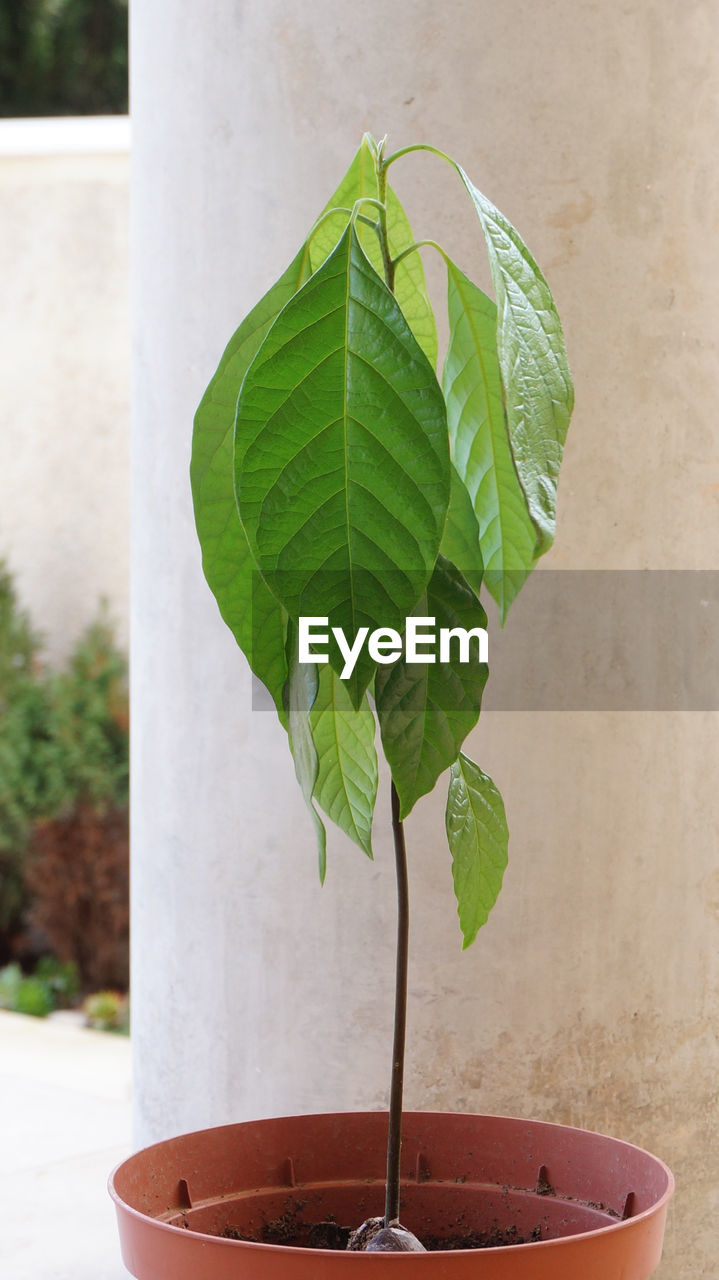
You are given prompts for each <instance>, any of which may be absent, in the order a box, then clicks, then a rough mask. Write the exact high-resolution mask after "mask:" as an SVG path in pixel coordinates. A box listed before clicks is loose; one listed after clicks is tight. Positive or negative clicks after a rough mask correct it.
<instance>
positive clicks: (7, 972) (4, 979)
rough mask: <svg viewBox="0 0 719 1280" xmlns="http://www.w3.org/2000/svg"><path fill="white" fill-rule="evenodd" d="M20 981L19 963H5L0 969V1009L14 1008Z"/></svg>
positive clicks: (20, 970)
mask: <svg viewBox="0 0 719 1280" xmlns="http://www.w3.org/2000/svg"><path fill="white" fill-rule="evenodd" d="M21 983H22V969H21V968H20V965H19V964H15V963H13V964H6V965H5V968H4V969H0V1009H14V1008H15V1001H16V1000H17V993H18V991H19V990H20V984H21Z"/></svg>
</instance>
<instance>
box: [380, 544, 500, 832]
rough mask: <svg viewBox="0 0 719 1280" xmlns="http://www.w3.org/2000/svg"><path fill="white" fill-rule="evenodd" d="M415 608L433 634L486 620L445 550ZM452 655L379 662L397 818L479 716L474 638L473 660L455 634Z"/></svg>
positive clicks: (482, 669)
mask: <svg viewBox="0 0 719 1280" xmlns="http://www.w3.org/2000/svg"><path fill="white" fill-rule="evenodd" d="M414 613H415V615H416V616H418V617H427V618H434V620H435V628H436V633H437V635H439V631H440V629H441V628H443V627H446V628H454V627H462V628H464V629H465V630H467V631H470V630H472V629H473V628H474V627H483V628H486V625H487V617H486V614H485V612H484V609H483V608H482V606H481V604H480V603H479V600H478V599H477V597H476V596H475V594H474V592H473V591H472V590H471V588H470V587H469V585H468V584H467V582H466V581H465V580H464V578H463V577H462V575H461V574H460V573H459V571H458V570H457V569H456V568H455V567H454V565H452V564H450V563H449V561H447V560H444V559H443V557H442V556H440V557H439V559H438V561H437V565H436V567H435V570H434V573H433V574H432V577H431V580H430V582H429V585H428V587H427V591H426V592H425V594H424V595H423V596H422V598H421V600H420V601H419V603H418V605H417V606H416V608H415V610H414ZM429 629H430V628H428V630H429ZM450 654H451V660H450V661H449V662H446V661H445V662H440V661H439V658H440V654H439V652H438V650H435V661H434V662H433V663H426V664H425V663H412V662H407V661H406V660H405V658H404V656H403V657H401V658H398V659H397V660H396V661H395V662H394V663H393V664H392V665H391V666H390V665H387V666H379V667H378V669H377V675H376V677H375V701H376V704H377V715H378V717H379V723H380V729H381V732H382V746H383V748H384V754H385V756H386V758H387V763H388V764H389V766H390V769H391V770H392V778H393V781H394V784H395V787H396V788H397V793H398V795H399V800H400V817H402V818H406V816H407V814H408V813H409V812H410V810H411V808H412V806H413V805H414V803H415V801H416V800H418V799H419V797H420V796H423V795H425V794H426V793H427V792H428V791H431V790H432V788H433V786H434V784H435V782H436V781H437V778H438V777H439V775H440V774H441V773H443V772H444V770H445V769H447V768H449V766H450V765H451V764H452V762H453V761H454V760H456V759H457V753H458V751H459V748H460V747H461V745H462V743H463V742H464V739H465V738H466V736H467V734H468V733H469V731H470V729H472V728H473V726H474V725H475V724H476V723H477V718H478V716H479V709H480V704H481V701H482V690H483V689H484V686H485V683H486V680H487V665H486V663H479V662H477V642H476V640H472V641H471V642H470V656H471V658H472V661H470V662H460V661H459V649H458V644H457V641H456V640H455V641H452V644H451V648H450Z"/></svg>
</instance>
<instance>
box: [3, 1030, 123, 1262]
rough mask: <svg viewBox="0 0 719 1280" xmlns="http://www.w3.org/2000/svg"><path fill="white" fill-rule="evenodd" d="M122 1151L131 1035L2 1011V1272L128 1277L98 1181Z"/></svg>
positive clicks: (102, 1180)
mask: <svg viewBox="0 0 719 1280" xmlns="http://www.w3.org/2000/svg"><path fill="white" fill-rule="evenodd" d="M129 1150H130V1042H129V1040H127V1039H126V1038H124V1037H121V1036H113V1035H106V1034H103V1033H102V1032H99V1031H88V1030H86V1029H85V1028H84V1027H83V1026H82V1025H81V1023H80V1020H79V1019H78V1017H77V1015H74V1014H62V1013H60V1014H54V1015H53V1016H52V1017H51V1018H48V1019H45V1020H41V1019H37V1018H28V1017H23V1016H21V1015H20V1014H15V1013H6V1012H4V1011H0V1205H1V1206H2V1224H3V1225H2V1232H0V1275H2V1276H3V1277H5V1276H6V1277H7V1280H128V1273H127V1271H125V1269H124V1267H123V1265H122V1262H121V1260H120V1251H119V1246H118V1243H117V1233H116V1231H115V1218H114V1211H113V1208H112V1205H111V1202H110V1199H109V1197H108V1195H107V1190H106V1185H105V1184H106V1182H107V1176H108V1173H109V1172H110V1170H111V1169H112V1167H113V1165H115V1164H117V1162H118V1161H119V1160H121V1159H122V1158H123V1156H125V1155H126V1154H127V1153H128V1152H129Z"/></svg>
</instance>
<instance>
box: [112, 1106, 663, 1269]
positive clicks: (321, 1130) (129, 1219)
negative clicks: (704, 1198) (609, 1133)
mask: <svg viewBox="0 0 719 1280" xmlns="http://www.w3.org/2000/svg"><path fill="white" fill-rule="evenodd" d="M386 1135H387V1116H386V1115H385V1114H383V1113H381V1112H368V1113H361V1114H338V1115H322V1116H295V1117H292V1118H288V1119H281V1120H259V1121H254V1122H252V1123H249V1124H234V1125H226V1126H224V1127H222V1128H219V1129H205V1130H203V1131H201V1132H200V1133H190V1134H186V1135H184V1136H182V1137H179V1138H172V1139H170V1140H169V1141H168V1142H160V1143H158V1144H157V1145H156V1146H153V1147H148V1148H146V1150H144V1151H140V1152H138V1154H137V1155H134V1156H131V1157H130V1159H129V1160H126V1161H124V1163H123V1164H121V1165H119V1166H118V1168H117V1169H116V1170H115V1172H114V1173H113V1175H112V1177H111V1179H110V1191H111V1194H112V1196H113V1198H114V1200H115V1206H116V1209H117V1217H118V1222H119V1227H120V1238H121V1243H122V1256H123V1260H124V1262H125V1265H126V1267H127V1268H128V1270H129V1271H130V1272H132V1274H133V1275H134V1276H136V1277H138V1280H347V1278H349V1280H387V1277H389V1276H390V1273H391V1280H398V1275H399V1274H400V1273H401V1275H402V1276H409V1275H410V1274H411V1275H412V1277H415V1276H416V1277H418V1280H646V1277H648V1276H650V1275H651V1274H652V1272H653V1271H654V1269H655V1267H656V1266H657V1264H658V1262H659V1258H660V1256H661V1248H662V1238H663V1234H664V1223H665V1218H666V1211H667V1202H668V1200H669V1198H670V1196H671V1194H672V1191H673V1186H674V1184H673V1179H672V1175H671V1173H670V1172H669V1170H668V1169H667V1167H666V1166H665V1165H664V1164H662V1162H661V1161H660V1160H657V1159H656V1158H655V1157H654V1156H651V1155H649V1154H648V1153H647V1152H646V1151H641V1150H640V1149H639V1148H638V1147H633V1146H630V1145H629V1144H628V1143H626V1142H620V1141H618V1140H617V1139H615V1138H604V1137H600V1135H598V1134H595V1133H586V1132H584V1131H583V1130H581V1129H569V1128H565V1127H564V1126H562V1125H553V1124H542V1123H539V1122H536V1121H531V1120H509V1119H503V1118H500V1117H497V1116H475V1115H443V1114H434V1113H430V1112H407V1113H405V1116H404V1140H403V1147H402V1169H403V1180H402V1215H401V1216H402V1222H403V1224H404V1225H405V1226H407V1227H409V1228H410V1230H412V1231H414V1232H415V1234H416V1235H417V1236H419V1238H420V1239H422V1237H423V1236H424V1237H425V1238H426V1237H427V1236H428V1235H437V1236H442V1235H443V1236H447V1235H455V1234H457V1233H458V1232H459V1231H462V1230H465V1231H466V1230H467V1229H469V1230H472V1231H475V1232H479V1233H484V1234H486V1233H494V1235H495V1236H496V1234H497V1233H498V1232H499V1233H502V1232H506V1231H508V1230H509V1231H514V1230H515V1229H516V1232H517V1233H518V1235H519V1236H520V1237H530V1238H531V1240H532V1242H530V1243H524V1244H515V1245H504V1246H496V1247H491V1248H486V1249H474V1250H469V1249H454V1250H452V1251H451V1252H441V1251H440V1252H431V1253H420V1254H416V1253H412V1254H401V1253H395V1254H382V1253H347V1252H343V1251H340V1249H331V1250H329V1251H320V1250H318V1249H313V1248H299V1247H285V1246H282V1245H281V1244H261V1243H260V1244H258V1243H249V1242H247V1241H240V1240H234V1239H228V1238H222V1237H220V1236H219V1235H217V1234H215V1233H216V1232H221V1231H223V1229H225V1228H227V1227H230V1228H235V1229H237V1230H238V1231H241V1232H243V1233H247V1234H250V1235H254V1236H257V1237H258V1238H261V1236H262V1232H263V1227H265V1226H266V1224H267V1223H270V1222H275V1223H277V1221H278V1220H283V1219H284V1220H285V1221H287V1216H286V1215H288V1216H289V1219H290V1220H291V1221H292V1223H293V1229H297V1230H299V1231H300V1232H304V1233H305V1234H304V1238H305V1239H310V1238H311V1235H310V1232H311V1227H312V1224H317V1223H320V1222H323V1221H327V1220H328V1219H334V1220H336V1222H337V1223H340V1224H345V1225H348V1226H353V1227H354V1226H358V1225H359V1224H360V1223H361V1222H362V1221H363V1220H364V1219H365V1218H368V1217H370V1216H373V1215H379V1214H381V1213H382V1211H383V1205H384V1163H385V1142H386Z"/></svg>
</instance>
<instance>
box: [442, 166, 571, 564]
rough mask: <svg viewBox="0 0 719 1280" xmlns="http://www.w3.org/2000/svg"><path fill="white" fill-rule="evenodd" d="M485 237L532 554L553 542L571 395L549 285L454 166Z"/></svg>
mask: <svg viewBox="0 0 719 1280" xmlns="http://www.w3.org/2000/svg"><path fill="white" fill-rule="evenodd" d="M456 167H457V170H458V172H459V175H460V177H461V179H462V181H463V183H464V185H465V187H466V188H467V191H468V192H469V195H470V197H471V200H472V203H473V204H474V207H475V209H476V211H477V216H478V217H479V221H480V223H481V226H482V230H483V232H484V238H485V241H486V243H487V250H488V253H489V265H490V269H491V272H492V280H493V283H494V291H495V295H496V299H497V313H498V325H497V350H498V354H499V365H500V369H501V372H502V382H503V385H504V397H505V406H506V411H507V422H508V426H509V437H510V440H511V444H512V453H513V455H514V461H515V465H516V467H517V473H518V475H519V479H520V483H521V485H522V488H523V490H524V493H525V495H526V498H527V505H528V507H529V513H530V515H531V517H532V520H533V521H534V524H535V525H536V528H537V530H538V533H539V545H538V548H537V553H536V554H537V555H543V554H544V552H545V551H548V550H549V548H550V546H551V545H552V542H553V541H554V526H555V507H556V494H557V478H558V475H559V467H560V464H561V461H562V451H563V448H564V441H565V438H566V435H567V428H568V426H569V419H570V416H571V413H572V407H573V404H574V389H573V387H572V378H571V374H570V372H569V365H568V363H567V354H566V350H565V347H564V336H563V334H562V326H561V323H560V320H559V315H558V314H557V308H556V307H555V305H554V299H553V298H552V295H551V293H550V291H549V286H548V284H547V282H546V280H545V279H544V276H543V275H542V273H541V271H540V270H539V267H538V266H537V264H536V262H535V261H534V258H533V257H532V255H531V254H530V252H529V250H528V249H527V246H526V245H525V244H524V242H523V241H522V239H521V237H520V235H519V232H518V231H516V230H515V228H514V227H513V226H512V224H511V222H509V220H508V219H507V218H505V216H504V214H503V213H500V212H499V210H498V209H496V208H495V207H494V205H493V204H492V203H491V202H490V201H489V200H487V198H486V197H485V196H483V195H482V193H481V191H478V190H477V188H476V187H475V186H474V184H473V183H472V182H470V180H469V178H468V177H467V175H466V173H465V172H464V170H463V169H462V168H461V167H460V166H459V165H457V166H456Z"/></svg>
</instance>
